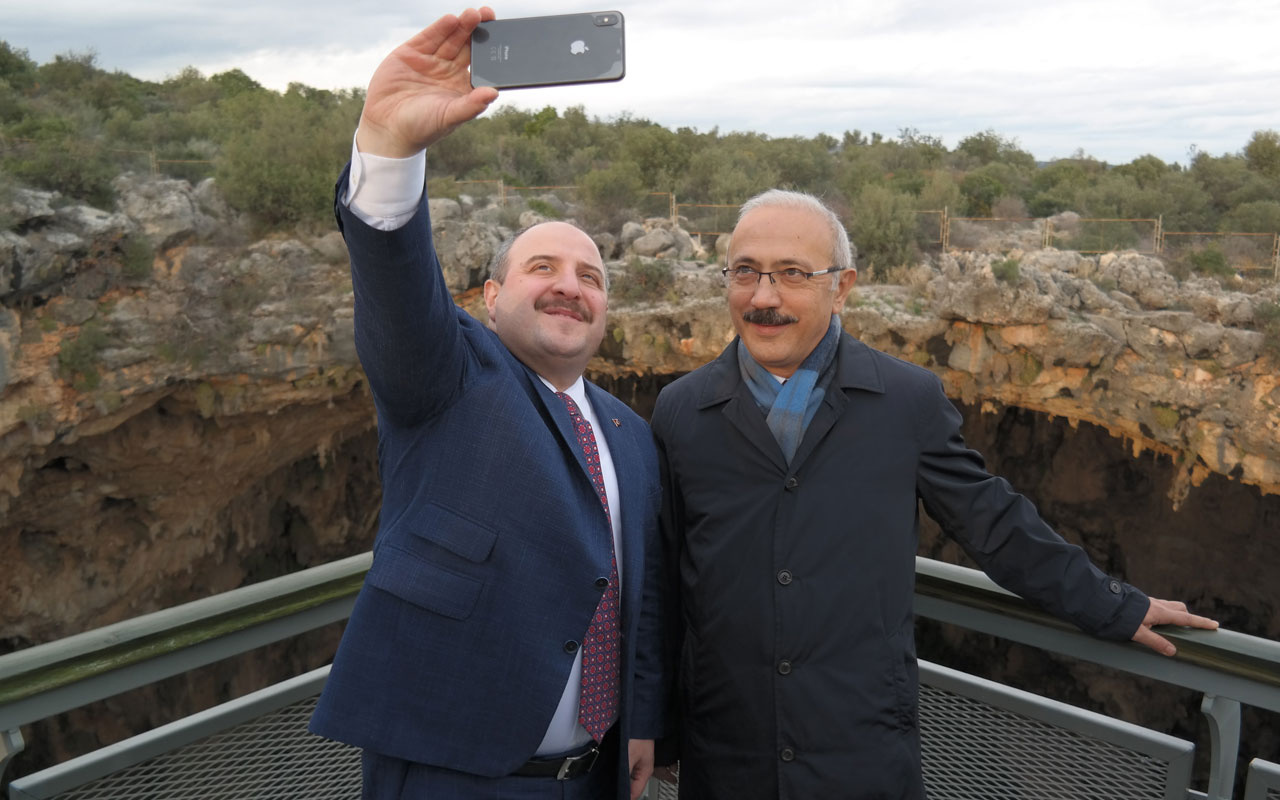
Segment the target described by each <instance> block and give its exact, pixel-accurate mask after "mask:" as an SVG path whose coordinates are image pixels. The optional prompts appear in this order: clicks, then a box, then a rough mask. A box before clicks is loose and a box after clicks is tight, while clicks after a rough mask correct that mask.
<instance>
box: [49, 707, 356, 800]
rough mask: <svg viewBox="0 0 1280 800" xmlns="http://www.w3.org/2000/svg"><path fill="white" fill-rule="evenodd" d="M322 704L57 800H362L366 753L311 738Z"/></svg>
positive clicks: (242, 728) (228, 733) (279, 714)
mask: <svg viewBox="0 0 1280 800" xmlns="http://www.w3.org/2000/svg"><path fill="white" fill-rule="evenodd" d="M317 699H318V698H316V697H310V698H307V699H304V700H300V701H298V702H297V703H294V704H293V705H290V706H286V707H284V708H282V709H280V710H279V711H275V712H272V713H270V714H267V715H266V716H262V717H259V718H257V719H254V720H251V721H249V722H245V723H243V724H241V725H237V726H235V727H234V728H229V729H227V730H225V731H223V732H221V733H218V734H215V735H213V736H210V737H208V738H206V739H201V740H200V741H197V742H194V743H192V744H190V745H188V746H186V747H183V748H181V749H178V750H174V751H173V752H170V753H166V754H164V755H162V756H158V757H156V758H153V759H151V760H149V761H144V762H142V763H141V764H136V765H134V766H132V767H128V768H126V769H124V770H121V771H119V772H116V773H113V774H111V775H108V776H106V777H104V778H101V779H99V780H96V781H93V782H92V783H88V784H85V785H84V786H81V787H79V788H77V789H73V790H71V791H69V792H64V793H63V794H60V795H58V796H57V797H58V798H59V800H79V798H94V800H117V798H118V799H119V800H130V799H131V798H139V800H141V798H148V800H151V799H152V798H163V797H181V798H184V799H185V800H223V799H224V798H225V799H226V800H231V798H246V797H252V798H255V800H270V799H271V798H282V799H283V798H290V799H292V798H299V797H306V798H316V799H317V800H319V799H320V798H358V797H359V796H360V751H359V750H358V749H356V748H354V747H348V746H347V745H343V744H339V743H337V742H332V741H329V740H328V739H322V738H320V737H318V736H315V735H313V734H311V733H309V732H308V731H307V721H308V720H309V719H310V718H311V712H312V710H314V709H315V706H316V701H317Z"/></svg>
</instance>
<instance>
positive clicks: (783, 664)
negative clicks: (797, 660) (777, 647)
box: [778, 658, 791, 675]
mask: <svg viewBox="0 0 1280 800" xmlns="http://www.w3.org/2000/svg"><path fill="white" fill-rule="evenodd" d="M778 674H779V675H790V674H791V662H790V661H787V660H786V659H785V658H784V659H783V660H781V661H779V662H778Z"/></svg>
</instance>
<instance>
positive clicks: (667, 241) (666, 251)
mask: <svg viewBox="0 0 1280 800" xmlns="http://www.w3.org/2000/svg"><path fill="white" fill-rule="evenodd" d="M630 249H631V252H633V253H635V254H636V255H638V256H645V257H648V258H658V257H662V258H668V257H671V256H674V255H675V254H676V253H677V252H678V250H677V248H676V239H675V237H674V236H672V235H671V231H668V230H663V229H661V228H659V229H657V230H652V231H649V232H648V233H646V234H644V235H643V236H639V237H637V238H636V239H635V240H634V241H632V242H631V248H630Z"/></svg>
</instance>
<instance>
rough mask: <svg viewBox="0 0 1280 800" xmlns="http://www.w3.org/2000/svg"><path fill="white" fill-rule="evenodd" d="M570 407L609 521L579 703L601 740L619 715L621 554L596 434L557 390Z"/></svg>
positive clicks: (585, 719) (581, 719) (583, 719)
mask: <svg viewBox="0 0 1280 800" xmlns="http://www.w3.org/2000/svg"><path fill="white" fill-rule="evenodd" d="M556 397H559V398H560V399H561V400H563V401H564V404H565V406H566V407H567V408H568V409H569V420H570V421H571V422H572V423H573V432H574V434H575V435H576V436H577V437H578V444H579V445H581V447H582V453H583V455H585V456H586V458H587V472H588V473H589V474H590V475H591V485H592V486H594V487H595V489H596V494H598V495H600V504H601V505H603V506H604V515H605V518H606V519H608V520H610V523H609V554H610V555H609V561H610V567H609V586H608V588H606V589H605V590H604V597H602V598H600V605H598V606H596V615H595V617H594V618H593V619H592V620H591V627H589V628H587V635H586V637H585V638H584V640H583V643H582V699H581V700H580V701H579V703H578V722H579V723H581V725H582V727H584V728H586V729H587V733H589V734H591V737H592V738H593V739H595V740H596V741H597V742H598V741H600V740H601V739H603V738H604V734H605V731H607V730H609V726H610V725H612V724H613V721H614V719H616V718H617V716H618V661H619V648H618V640H619V634H620V631H621V625H620V623H619V619H618V557H617V554H616V553H614V551H613V523H612V517H611V516H610V514H609V497H608V495H606V494H605V491H604V473H602V472H601V471H600V450H599V448H597V447H596V437H595V434H594V433H593V432H592V431H591V423H590V422H587V420H586V418H585V417H583V416H582V412H581V411H580V410H579V409H578V404H577V403H575V402H573V398H572V397H570V396H569V395H567V394H565V393H564V392H556Z"/></svg>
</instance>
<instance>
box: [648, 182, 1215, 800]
mask: <svg viewBox="0 0 1280 800" xmlns="http://www.w3.org/2000/svg"><path fill="white" fill-rule="evenodd" d="M727 264H728V266H727V267H726V269H725V280H726V285H727V290H728V301H729V311H730V314H731V315H732V317H733V324H734V326H735V328H736V330H737V332H738V338H736V339H735V340H734V341H733V342H732V343H731V344H730V345H729V346H728V347H727V348H726V349H725V351H724V352H723V353H722V354H721V355H720V356H719V357H718V358H717V359H716V360H715V361H713V362H711V363H710V364H707V365H706V366H704V367H702V368H700V369H698V370H696V371H694V372H693V373H691V374H689V375H687V376H685V377H683V378H681V379H680V380H678V381H676V382H675V383H673V384H671V385H670V386H668V387H667V388H666V389H665V390H663V392H662V393H661V395H660V396H659V398H658V402H657V407H656V408H655V410H654V415H653V420H652V424H653V430H654V434H655V436H656V438H657V441H658V448H659V456H660V460H661V463H662V466H663V470H664V484H665V486H664V488H665V491H666V500H665V503H664V512H663V521H664V537H665V539H666V547H667V551H668V552H667V559H668V561H669V564H668V572H669V575H671V576H672V577H671V580H670V581H669V583H670V584H671V593H670V595H671V597H670V599H671V602H670V603H669V617H668V618H669V619H672V620H673V622H672V623H671V624H672V625H673V627H674V631H673V634H674V635H673V636H672V639H674V640H675V641H676V643H677V644H676V645H675V646H674V647H673V648H672V650H673V652H672V653H671V657H672V659H673V661H675V664H676V665H678V673H679V688H678V705H679V707H680V709H681V712H682V713H681V722H680V742H681V743H680V792H681V796H682V797H689V798H694V800H716V798H733V800H752V799H753V798H787V800H815V799H816V798H823V800H829V799H830V798H923V797H924V788H923V784H922V778H921V768H920V746H919V733H918V729H917V690H918V678H917V671H916V658H915V644H914V639H913V625H914V619H913V612H912V596H913V590H914V577H915V572H914V566H915V554H916V537H917V522H918V520H917V507H918V506H917V500H919V501H922V502H923V504H924V507H925V509H926V510H927V511H928V513H929V515H930V516H931V517H933V519H935V520H937V521H938V523H939V524H940V525H941V527H942V528H943V530H944V531H946V532H947V533H948V534H949V535H951V536H953V537H955V538H956V539H957V540H958V541H959V542H960V543H961V544H962V545H963V546H964V548H965V550H966V551H967V552H968V553H969V554H970V555H971V556H972V557H973V558H974V560H975V561H977V563H978V564H979V565H981V566H982V568H983V569H984V570H986V572H987V573H988V574H989V575H991V577H992V578H993V579H995V580H996V581H997V582H998V583H1000V584H1001V585H1002V586H1005V587H1007V588H1008V589H1010V590H1012V591H1015V592H1017V593H1018V594H1020V595H1022V596H1023V597H1025V598H1027V599H1028V600H1030V601H1032V602H1034V603H1036V604H1038V605H1039V606H1041V607H1043V608H1045V609H1047V610H1048V611H1050V612H1052V613H1054V614H1056V615H1058V616H1060V617H1063V618H1065V619H1067V620H1070V621H1071V622H1073V623H1075V624H1076V625H1078V626H1079V627H1081V628H1082V629H1084V630H1086V631H1088V632H1090V633H1093V634H1096V635H1098V636H1101V637H1105V638H1108V639H1115V640H1127V639H1130V638H1132V639H1134V640H1136V641H1139V642H1142V643H1144V644H1146V645H1148V646H1150V647H1152V648H1153V649H1156V650H1158V651H1160V652H1163V653H1166V654H1171V653H1172V652H1173V646H1172V645H1171V644H1170V643H1169V642H1168V641H1167V640H1165V639H1164V638H1163V637H1161V636H1159V635H1158V634H1156V633H1154V632H1152V631H1151V626H1152V625H1157V624H1165V623H1172V624H1178V625H1196V626H1199V627H1216V623H1213V622H1212V621H1210V620H1207V619H1204V618H1201V617H1195V616H1193V615H1190V614H1188V613H1187V611H1186V607H1185V606H1184V605H1182V604H1181V603H1173V602H1168V601H1162V600H1152V599H1149V598H1148V597H1146V596H1145V595H1144V594H1143V593H1142V592H1140V591H1138V590H1137V589H1135V588H1133V587H1132V586H1129V585H1127V584H1125V583H1122V582H1121V581H1119V580H1116V579H1114V578H1111V577H1109V576H1107V575H1106V574H1104V573H1103V572H1101V571H1100V570H1098V569H1097V568H1096V567H1094V565H1093V564H1091V563H1090V562H1089V560H1088V558H1087V557H1086V555H1085V553H1084V552H1083V551H1082V550H1081V549H1080V548H1079V547H1076V546H1075V545H1072V544H1069V543H1067V542H1065V541H1064V540H1063V539H1062V538H1060V537H1059V536H1058V535H1057V534H1056V533H1054V532H1053V531H1052V530H1051V529H1050V528H1049V526H1048V525H1046V524H1045V522H1044V521H1042V520H1041V519H1040V517H1039V515H1038V514H1037V513H1036V510H1035V508H1034V507H1033V506H1032V504H1031V503H1030V502H1029V501H1028V500H1026V498H1024V497H1022V496H1021V495H1018V494H1017V493H1015V492H1014V491H1013V490H1012V489H1011V488H1010V486H1009V484H1008V483H1007V482H1005V481H1004V480H1003V479H1001V478H998V477H994V476H992V475H990V474H989V473H987V472H986V471H985V469H984V467H983V461H982V458H981V457H980V456H979V455H978V454H977V453H975V452H974V451H972V450H969V449H968V448H967V447H966V446H965V444H964V441H963V439H962V438H961V435H960V422H961V418H960V415H959V413H958V412H957V411H956V409H955V408H954V407H953V406H952V404H951V403H950V401H948V399H947V397H946V395H945V394H944V392H943V389H942V385H941V382H940V381H939V380H938V378H937V377H936V376H935V375H933V373H931V372H929V371H928V370H925V369H922V368H920V367H917V366H915V365H912V364H908V363H906V362H903V361H900V360H898V359H895V358H891V357H889V356H887V355H885V354H883V353H880V352H877V351H875V350H873V349H871V348H869V347H867V346H866V345H864V344H862V343H860V342H858V341H857V340H855V339H854V338H852V337H851V336H849V335H848V334H846V333H844V332H843V331H842V330H841V329H840V325H839V317H838V314H839V311H840V309H841V307H842V306H843V304H844V301H845V298H846V297H847V296H848V294H849V291H850V290H851V289H852V288H853V284H854V281H855V280H856V279H857V272H856V271H855V269H854V268H853V257H852V250H851V247H850V245H849V242H848V237H847V234H846V233H845V231H844V228H843V226H842V225H841V224H840V222H839V220H838V219H837V218H836V217H835V215H834V214H832V213H831V212H830V211H829V210H827V209H826V208H825V207H824V206H823V205H822V204H821V203H820V202H819V201H817V200H816V199H814V198H812V197H809V196H807V195H801V194H797V193H793V192H781V191H776V190H775V191H771V192H766V193H765V194H763V195H761V196H758V197H756V198H754V199H753V200H751V201H749V202H748V203H747V204H746V205H745V206H744V207H743V209H742V213H741V216H740V217H739V221H738V225H737V228H736V229H735V231H734V233H733V238H732V241H731V243H730V246H729V254H728V262H727Z"/></svg>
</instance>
